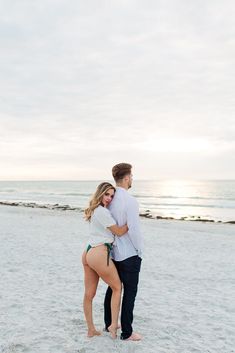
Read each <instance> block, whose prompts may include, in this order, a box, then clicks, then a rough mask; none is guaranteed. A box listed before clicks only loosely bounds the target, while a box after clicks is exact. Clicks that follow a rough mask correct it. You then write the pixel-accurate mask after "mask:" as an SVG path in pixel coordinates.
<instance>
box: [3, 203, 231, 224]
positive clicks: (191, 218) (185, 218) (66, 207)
mask: <svg viewBox="0 0 235 353" xmlns="http://www.w3.org/2000/svg"><path fill="white" fill-rule="evenodd" d="M0 206H12V207H25V208H41V209H47V210H57V211H76V212H79V213H82V212H83V210H84V209H83V208H82V207H74V206H70V205H63V204H59V203H55V204H50V203H47V204H44V203H42V204H40V203H37V202H23V201H0ZM139 215H140V217H144V218H148V219H155V220H168V221H187V222H202V223H220V224H235V220H230V221H223V220H215V219H211V218H202V217H201V216H181V217H179V218H175V217H170V216H160V215H157V214H154V215H153V214H152V213H151V211H150V210H145V211H141V212H140V214H139Z"/></svg>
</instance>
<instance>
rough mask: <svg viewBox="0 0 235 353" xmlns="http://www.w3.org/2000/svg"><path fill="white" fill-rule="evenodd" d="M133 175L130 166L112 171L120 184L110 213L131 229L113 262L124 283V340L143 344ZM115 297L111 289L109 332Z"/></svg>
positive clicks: (139, 243)
mask: <svg viewBox="0 0 235 353" xmlns="http://www.w3.org/2000/svg"><path fill="white" fill-rule="evenodd" d="M131 171H132V166H131V165H130V164H128V163H119V164H117V165H115V166H114V167H113V168H112V174H113V178H114V180H115V182H116V192H115V195H114V199H113V201H112V202H111V204H110V206H109V210H110V212H111V214H112V216H113V217H114V219H115V220H116V222H117V224H118V225H123V224H127V226H128V233H126V234H125V235H123V236H122V237H115V245H114V247H113V253H112V258H113V260H114V263H115V265H116V268H117V271H118V274H119V277H120V279H121V282H122V283H123V298H122V308H121V339H123V340H132V341H139V340H141V335H140V334H138V333H135V332H133V329H132V322H133V310H134V303H135V297H136V293H137V287H138V282H139V272H140V267H141V257H142V251H143V239H142V235H141V232H140V226H139V207H138V203H137V201H136V200H135V198H134V197H133V196H131V195H130V194H129V193H128V191H127V190H128V189H129V188H131V185H132V174H131ZM111 297H112V290H111V288H110V287H108V289H107V292H106V295H105V301H104V320H105V328H106V330H107V328H108V327H109V325H110V324H111V309H110V302H111Z"/></svg>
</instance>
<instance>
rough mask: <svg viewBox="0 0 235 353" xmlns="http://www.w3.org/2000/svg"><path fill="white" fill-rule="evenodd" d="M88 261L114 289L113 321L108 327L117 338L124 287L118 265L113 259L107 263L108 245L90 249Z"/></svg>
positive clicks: (112, 302)
mask: <svg viewBox="0 0 235 353" xmlns="http://www.w3.org/2000/svg"><path fill="white" fill-rule="evenodd" d="M86 261H87V263H88V265H89V266H90V268H92V269H93V270H94V271H95V272H96V273H97V274H98V275H99V277H101V278H102V279H103V281H104V282H106V283H107V284H108V285H109V286H110V287H111V289H112V299H111V312H112V323H111V325H110V326H109V327H108V330H109V331H110V333H111V336H112V338H116V336H117V328H118V316H119V311H120V301H121V288H122V287H121V281H120V278H119V276H118V273H117V270H116V267H115V265H114V263H113V261H112V260H111V259H110V261H109V266H108V265H107V247H106V246H105V245H101V246H97V247H96V248H92V249H91V250H89V252H88V253H87V256H86Z"/></svg>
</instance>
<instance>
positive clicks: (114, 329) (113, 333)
mask: <svg viewBox="0 0 235 353" xmlns="http://www.w3.org/2000/svg"><path fill="white" fill-rule="evenodd" d="M108 331H109V332H110V333H111V337H112V338H113V339H115V338H117V327H114V326H112V325H110V326H109V327H108Z"/></svg>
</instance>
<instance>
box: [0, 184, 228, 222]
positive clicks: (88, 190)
mask: <svg viewBox="0 0 235 353" xmlns="http://www.w3.org/2000/svg"><path fill="white" fill-rule="evenodd" d="M109 181H110V180H109ZM100 182H101V181H0V204H9V205H17V204H19V205H21V206H26V207H27V206H30V207H44V208H47V207H49V208H50V205H56V207H57V208H59V209H65V210H66V209H70V208H71V209H74V208H75V209H80V210H82V209H84V208H85V207H86V206H87V204H88V202H89V199H90V197H91V195H92V194H93V192H94V191H95V189H96V186H97V185H98V184H99V183H100ZM110 182H111V181H110ZM129 192H130V193H131V194H132V195H133V196H135V197H136V198H137V200H138V202H139V205H140V213H141V215H143V216H146V217H149V218H158V219H159V218H163V219H165V218H166V219H184V220H195V221H199V220H203V221H205V222H206V221H215V222H234V221H235V180H216V181H215V180H203V181H199V180H195V181H192V180H190V181H188V180H149V181H147V180H134V181H133V187H132V188H131V189H130V190H129Z"/></svg>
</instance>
